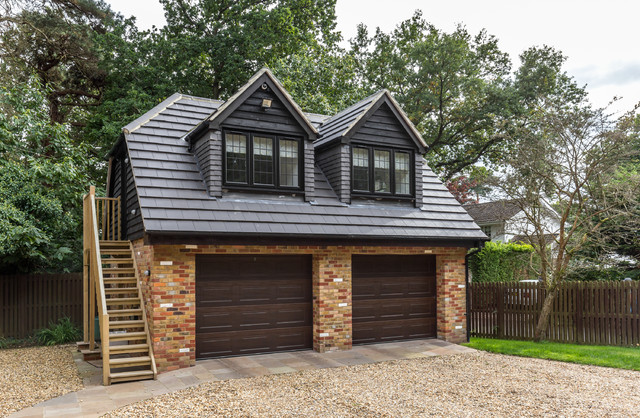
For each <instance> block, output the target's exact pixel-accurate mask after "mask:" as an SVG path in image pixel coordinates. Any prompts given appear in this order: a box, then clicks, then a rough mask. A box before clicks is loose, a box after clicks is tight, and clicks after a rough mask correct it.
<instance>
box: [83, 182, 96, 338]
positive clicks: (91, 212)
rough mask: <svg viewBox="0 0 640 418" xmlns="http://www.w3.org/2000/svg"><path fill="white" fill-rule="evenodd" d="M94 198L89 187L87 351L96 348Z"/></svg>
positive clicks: (94, 192)
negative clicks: (89, 241)
mask: <svg viewBox="0 0 640 418" xmlns="http://www.w3.org/2000/svg"><path fill="white" fill-rule="evenodd" d="M95 196H96V188H95V186H91V187H89V199H88V202H87V206H88V213H87V214H88V215H89V216H88V218H87V222H86V224H85V225H86V226H87V228H88V229H89V236H90V239H91V243H90V244H89V258H90V260H91V262H90V263H89V266H90V267H89V273H90V274H89V350H95V348H96V337H95V335H96V320H95V318H96V286H95V284H96V280H95V275H96V273H97V266H96V265H93V266H92V264H95V259H96V257H95V252H96V251H97V250H98V249H97V248H94V247H95V245H94V244H93V242H94V241H95V237H94V236H93V235H94V231H93V219H94V217H95V214H94V211H95V210H96V208H95V207H94V206H93V203H92V202H94V201H95Z"/></svg>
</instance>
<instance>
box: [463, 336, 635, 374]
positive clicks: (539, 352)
mask: <svg viewBox="0 0 640 418" xmlns="http://www.w3.org/2000/svg"><path fill="white" fill-rule="evenodd" d="M462 345H465V346H467V347H471V348H475V349H476V350H482V351H489V352H491V353H498V354H509V355H512V356H520V357H533V358H541V359H547V360H557V361H566V362H569V363H578V364H590V365H593V366H604V367H614V368H617V369H628V370H637V371H640V347H611V346H604V345H577V344H561V343H551V342H540V343H534V342H532V341H513V340H494V339H489V338H471V341H470V342H468V343H466V344H462Z"/></svg>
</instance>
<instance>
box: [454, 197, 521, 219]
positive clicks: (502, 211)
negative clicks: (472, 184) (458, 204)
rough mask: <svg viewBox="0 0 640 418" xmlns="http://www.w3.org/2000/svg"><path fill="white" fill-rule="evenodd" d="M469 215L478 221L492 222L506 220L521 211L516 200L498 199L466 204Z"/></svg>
mask: <svg viewBox="0 0 640 418" xmlns="http://www.w3.org/2000/svg"><path fill="white" fill-rule="evenodd" d="M464 208H465V209H466V210H467V212H468V213H469V215H471V217H472V218H473V220H474V221H476V222H477V223H483V224H490V223H498V222H503V221H506V220H507V219H511V218H513V217H514V216H515V215H516V214H517V213H518V212H520V210H521V209H520V206H518V204H517V203H516V201H514V200H498V201H495V202H487V203H471V204H466V205H464Z"/></svg>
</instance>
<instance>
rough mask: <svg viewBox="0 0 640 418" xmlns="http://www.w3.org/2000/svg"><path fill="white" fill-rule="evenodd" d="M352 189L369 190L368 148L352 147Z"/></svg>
mask: <svg viewBox="0 0 640 418" xmlns="http://www.w3.org/2000/svg"><path fill="white" fill-rule="evenodd" d="M353 190H360V191H365V192H368V191H370V190H369V150H367V149H364V148H354V149H353Z"/></svg>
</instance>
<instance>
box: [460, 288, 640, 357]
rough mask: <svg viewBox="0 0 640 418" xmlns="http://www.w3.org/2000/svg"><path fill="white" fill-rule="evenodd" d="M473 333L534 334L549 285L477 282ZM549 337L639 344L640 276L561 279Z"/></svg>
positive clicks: (471, 315) (524, 336)
mask: <svg viewBox="0 0 640 418" xmlns="http://www.w3.org/2000/svg"><path fill="white" fill-rule="evenodd" d="M470 295H471V301H470V305H469V306H470V309H469V326H470V329H471V335H472V336H474V337H484V338H504V339H518V340H532V339H533V338H534V333H535V328H536V324H537V323H538V318H539V317H540V312H541V310H542V304H543V302H544V299H545V297H546V290H545V289H544V287H543V286H541V285H539V284H537V283H472V284H471V292H470ZM546 339H547V340H549V341H557V342H565V343H577V344H601V345H618V346H634V345H638V344H640V283H639V282H590V283H585V282H569V283H562V284H561V285H560V286H559V287H558V290H557V293H556V297H555V300H554V302H553V310H552V312H551V315H550V317H549V327H548V329H547V335H546Z"/></svg>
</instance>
